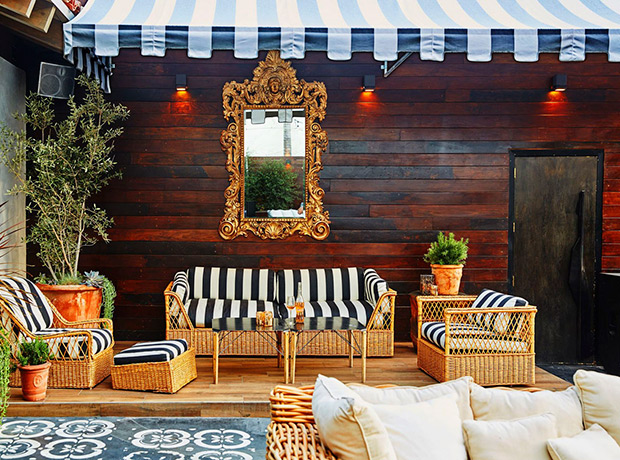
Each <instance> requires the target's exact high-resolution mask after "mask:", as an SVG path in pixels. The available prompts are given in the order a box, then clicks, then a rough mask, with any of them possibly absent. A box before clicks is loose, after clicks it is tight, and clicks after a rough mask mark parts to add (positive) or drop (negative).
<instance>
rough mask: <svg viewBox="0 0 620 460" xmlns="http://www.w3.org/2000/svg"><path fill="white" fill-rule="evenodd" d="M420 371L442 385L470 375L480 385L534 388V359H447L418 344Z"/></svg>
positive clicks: (529, 356)
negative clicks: (532, 386)
mask: <svg viewBox="0 0 620 460" xmlns="http://www.w3.org/2000/svg"><path fill="white" fill-rule="evenodd" d="M418 367H419V368H420V369H422V370H423V371H424V372H426V373H427V374H428V375H430V376H431V377H433V378H434V379H436V380H437V381H439V382H445V381H447V380H453V379H458V378H459V377H463V376H466V375H471V376H472V377H473V378H474V381H475V382H476V383H477V384H479V385H533V384H534V383H535V370H536V364H535V355H534V353H524V354H481V355H447V356H446V355H445V352H444V350H442V349H440V348H438V347H436V346H434V345H432V344H430V343H429V342H427V341H426V340H424V339H419V340H418Z"/></svg>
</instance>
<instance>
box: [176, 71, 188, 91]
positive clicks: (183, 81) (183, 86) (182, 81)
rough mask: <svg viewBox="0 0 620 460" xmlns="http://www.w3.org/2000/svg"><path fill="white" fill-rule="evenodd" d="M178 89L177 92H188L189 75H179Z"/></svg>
mask: <svg viewBox="0 0 620 460" xmlns="http://www.w3.org/2000/svg"><path fill="white" fill-rule="evenodd" d="M176 89H177V91H187V75H185V74H184V73H179V74H177V76H176Z"/></svg>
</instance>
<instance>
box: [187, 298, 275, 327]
mask: <svg viewBox="0 0 620 460" xmlns="http://www.w3.org/2000/svg"><path fill="white" fill-rule="evenodd" d="M185 309H186V310H187V314H188V316H189V319H190V321H191V322H192V324H193V325H194V327H211V321H212V320H213V318H256V312H257V311H270V312H272V313H273V315H274V317H275V316H276V315H277V312H276V309H275V303H274V302H264V301H262V300H225V299H191V300H189V302H187V303H186V304H185Z"/></svg>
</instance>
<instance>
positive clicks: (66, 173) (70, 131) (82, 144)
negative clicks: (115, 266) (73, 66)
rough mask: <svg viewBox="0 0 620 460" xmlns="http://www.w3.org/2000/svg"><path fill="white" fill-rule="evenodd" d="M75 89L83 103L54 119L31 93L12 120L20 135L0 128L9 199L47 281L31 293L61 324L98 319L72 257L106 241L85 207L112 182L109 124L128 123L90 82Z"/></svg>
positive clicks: (104, 220) (92, 292) (99, 214)
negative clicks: (22, 207) (43, 299)
mask: <svg viewBox="0 0 620 460" xmlns="http://www.w3.org/2000/svg"><path fill="white" fill-rule="evenodd" d="M77 83H78V85H79V86H80V87H81V88H82V89H83V97H73V96H72V97H71V98H69V100H68V101H67V103H66V104H67V106H66V115H65V116H64V117H63V118H62V119H57V116H56V114H55V112H54V105H53V103H52V100H51V99H49V98H44V97H40V96H38V95H37V94H34V93H33V94H31V95H29V96H28V97H27V98H26V112H25V113H23V114H19V115H17V116H16V118H17V119H18V120H20V121H22V122H23V124H24V126H25V128H24V129H23V130H22V131H13V130H11V129H9V128H8V127H7V126H1V127H0V160H2V162H3V163H4V164H5V166H6V167H7V169H8V170H9V171H11V172H12V173H13V174H14V176H15V178H16V179H17V185H15V187H13V188H12V189H11V190H9V193H10V194H24V195H25V196H26V203H27V204H26V210H27V211H28V212H29V213H30V215H31V216H32V217H31V222H32V223H31V224H30V225H29V226H28V235H27V241H28V242H29V243H34V245H35V246H36V247H37V250H38V252H37V257H38V258H39V260H40V261H41V264H42V265H43V267H45V269H46V270H47V271H48V273H49V276H48V277H47V281H48V282H47V283H45V284H44V285H41V286H39V287H40V288H41V290H42V291H43V292H44V294H45V295H46V296H47V297H49V298H50V299H51V301H52V302H53V303H54V305H55V306H56V308H57V309H58V310H59V311H60V313H61V315H62V316H64V317H65V319H68V320H69V321H77V320H88V319H94V318H98V317H99V313H100V306H101V299H102V294H101V289H100V288H99V287H94V286H86V285H85V284H84V280H83V278H82V276H81V274H80V272H79V262H80V254H81V251H82V249H83V248H84V247H85V246H92V245H94V244H95V243H96V242H97V241H98V240H99V239H102V240H104V241H106V242H107V241H109V238H108V234H107V229H108V228H109V227H110V226H111V225H112V223H113V222H112V219H111V218H109V217H108V216H107V214H106V211H105V210H104V209H101V208H100V207H98V206H97V205H96V203H94V202H93V201H92V199H93V197H94V196H95V195H97V194H98V193H99V192H100V191H101V190H102V188H103V187H104V186H106V185H107V184H109V183H110V181H112V180H113V179H115V178H119V177H120V172H119V171H118V170H117V169H116V162H115V161H114V157H113V156H112V154H111V153H112V149H113V147H114V144H113V142H114V139H116V138H117V137H118V136H120V135H121V133H122V132H123V130H122V128H121V127H119V126H118V125H117V124H118V123H119V122H120V121H122V120H125V119H126V118H127V117H128V116H129V111H128V110H127V109H126V108H125V107H124V106H122V105H120V104H112V103H110V102H107V101H106V99H105V96H104V94H103V91H102V90H101V88H100V87H99V83H98V82H97V81H96V80H94V79H90V78H88V77H86V76H85V75H80V76H79V77H78V78H77ZM24 165H25V166H26V170H27V171H28V174H24V173H23V171H24Z"/></svg>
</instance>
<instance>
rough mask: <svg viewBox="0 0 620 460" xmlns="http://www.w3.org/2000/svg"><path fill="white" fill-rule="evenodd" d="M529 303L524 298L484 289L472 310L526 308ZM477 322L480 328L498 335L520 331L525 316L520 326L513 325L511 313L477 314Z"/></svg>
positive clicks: (520, 320) (521, 318)
mask: <svg viewBox="0 0 620 460" xmlns="http://www.w3.org/2000/svg"><path fill="white" fill-rule="evenodd" d="M527 305H528V301H527V300H525V299H524V298H523V297H517V296H513V295H508V294H502V293H501V292H496V291H492V290H491V289H483V290H482V292H481V293H480V295H479V296H478V297H476V300H474V302H473V303H472V305H471V308H502V307H526V306H527ZM475 321H476V324H477V325H478V326H483V327H486V328H488V329H490V330H493V331H495V332H497V333H501V334H503V333H505V332H511V330H512V331H513V332H514V331H518V330H519V329H520V328H521V324H520V323H521V322H522V321H523V316H520V319H519V321H518V322H519V324H513V323H514V321H513V320H512V315H511V314H510V313H487V314H479V315H478V314H477V315H476V316H475Z"/></svg>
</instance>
